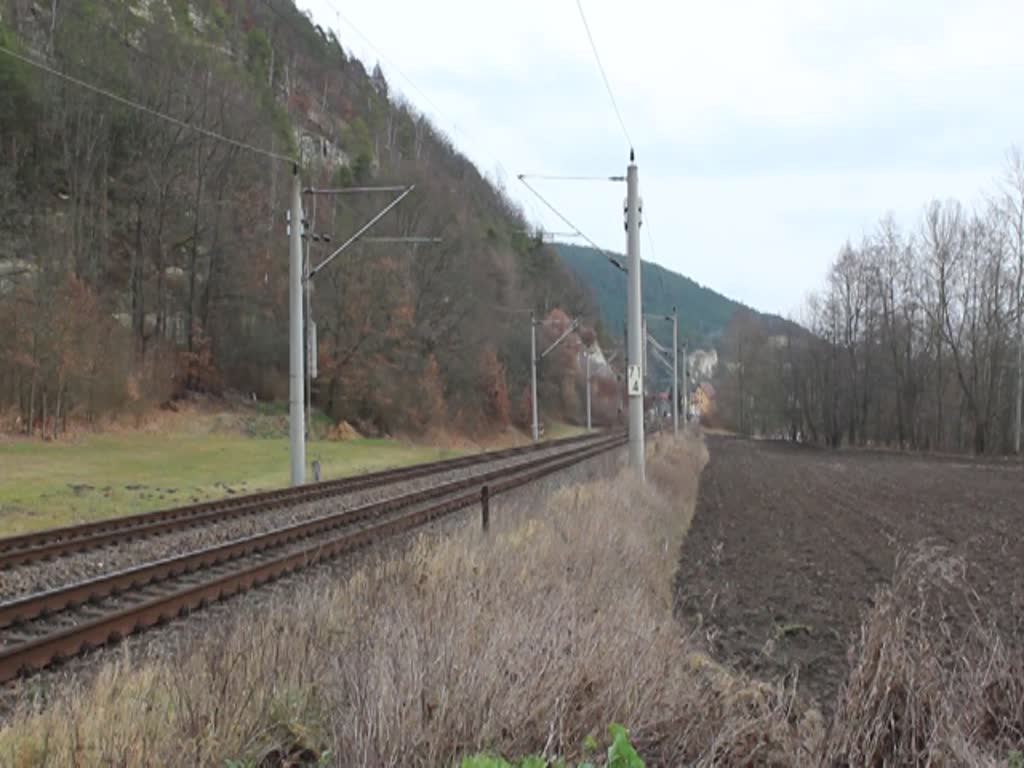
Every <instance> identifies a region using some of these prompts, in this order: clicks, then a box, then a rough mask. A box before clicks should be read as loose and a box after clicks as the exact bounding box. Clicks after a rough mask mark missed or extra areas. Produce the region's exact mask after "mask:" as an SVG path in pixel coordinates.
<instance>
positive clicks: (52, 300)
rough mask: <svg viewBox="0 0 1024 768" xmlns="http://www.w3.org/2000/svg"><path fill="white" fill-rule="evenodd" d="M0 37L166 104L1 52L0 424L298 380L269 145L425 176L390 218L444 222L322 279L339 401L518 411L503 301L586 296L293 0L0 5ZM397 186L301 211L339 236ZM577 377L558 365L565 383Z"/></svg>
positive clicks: (353, 172)
mask: <svg viewBox="0 0 1024 768" xmlns="http://www.w3.org/2000/svg"><path fill="white" fill-rule="evenodd" d="M0 45H2V46H3V47H4V48H7V49H9V50H12V51H15V52H17V53H18V54H19V55H22V56H25V57H27V58H29V59H31V60H33V61H37V62H40V63H42V64H44V65H45V66H48V67H51V68H52V69H55V70H57V71H59V72H62V73H67V74H68V75H69V76H72V77H74V78H77V79H78V80H81V81H87V82H88V83H91V84H94V85H95V86H97V87H99V88H102V89H105V90H107V91H109V92H112V93H115V94H119V95H122V96H124V97H125V98H127V99H131V100H133V101H135V102H138V103H139V104H140V105H142V106H143V107H144V108H145V109H146V110H151V112H144V111H139V110H137V109H133V108H130V107H129V106H127V105H125V104H123V103H120V102H118V101H115V100H112V99H110V98H107V97H105V96H103V95H99V94H97V93H96V92H93V91H90V90H88V89H87V88H85V87H83V86H82V85H81V84H80V83H78V82H72V81H69V80H67V79H61V78H59V77H56V76H54V75H52V74H49V73H46V72H43V71H41V70H40V69H39V68H37V67H33V66H30V65H29V64H26V63H24V62H22V61H19V60H18V59H16V58H13V57H11V56H10V55H8V54H4V53H2V52H0V327H2V328H3V329H4V333H3V334H2V335H0V415H3V416H5V417H6V418H5V421H6V425H7V427H8V428H17V429H18V430H20V431H23V432H26V433H33V434H45V435H49V436H55V435H58V434H59V433H61V432H62V431H63V429H64V427H65V425H66V424H67V422H68V420H69V418H70V419H75V420H79V421H88V422H95V421H99V420H102V419H103V418H105V417H106V416H108V415H110V414H118V413H124V412H125V411H126V410H127V411H142V410H145V409H147V408H149V407H151V405H152V404H153V403H157V402H162V401H164V400H166V399H167V398H169V397H172V396H175V395H177V394H180V393H182V392H184V391H187V390H198V391H205V392H213V393H217V392H220V391H223V390H227V389H232V390H239V391H243V392H246V393H254V394H255V395H256V397H258V398H259V399H261V400H263V399H278V398H281V397H282V396H284V395H285V393H286V388H287V364H288V355H287V313H288V310H287V290H286V289H287V272H288V259H287V252H288V251H287V239H286V236H285V216H284V214H285V210H286V208H287V195H288V190H289V186H290V183H291V173H292V167H291V163H290V162H287V161H284V162H283V161H281V160H280V159H274V158H272V157H270V156H269V155H268V154H266V153H264V152H263V150H266V151H267V152H269V153H275V154H278V155H283V156H285V157H291V156H293V155H300V156H301V173H302V180H303V183H304V185H307V186H319V187H338V186H346V185H351V184H358V185H366V184H410V183H414V184H416V185H417V189H416V191H415V192H414V193H413V194H412V195H411V196H410V197H409V198H408V199H407V200H406V201H404V202H403V203H402V204H401V205H400V206H399V207H398V208H397V209H396V210H395V212H394V213H393V214H389V216H388V217H387V218H385V219H384V220H383V221H382V222H381V224H380V225H379V227H378V229H377V232H376V234H380V235H389V236H412V235H415V236H429V237H440V238H442V240H443V242H441V243H440V244H436V245H429V246H417V247H412V246H409V245H403V244H393V243H392V244H383V243H374V244H370V243H364V244H361V245H357V246H356V247H353V248H352V249H350V250H349V251H347V252H346V253H345V254H344V255H343V256H342V258H340V259H338V260H337V261H336V262H335V263H334V264H332V266H331V267H330V268H329V269H327V270H325V271H324V272H323V273H322V274H321V276H320V277H318V279H317V281H316V284H315V289H316V290H315V291H314V292H313V298H312V304H313V312H312V314H313V317H314V319H315V320H316V321H317V324H318V329H319V350H318V352H319V377H318V379H317V381H316V382H315V383H314V387H313V398H314V401H315V402H316V403H317V404H318V405H319V406H320V407H322V408H323V409H324V410H325V411H327V412H328V413H329V414H330V415H331V417H332V418H333V419H336V420H337V419H346V420H348V421H350V422H352V423H353V424H355V425H356V426H358V427H360V428H361V429H362V430H363V431H364V432H367V433H371V434H372V433H380V432H394V431H396V430H399V431H420V430H425V429H428V428H430V427H431V426H432V425H434V424H437V423H441V422H445V423H450V424H452V425H454V426H455V428H458V429H462V430H464V431H468V432H478V431H487V430H493V429H498V428H501V427H503V426H505V425H507V424H508V423H510V422H513V421H516V420H522V421H525V416H524V414H522V412H521V410H522V409H521V408H520V407H519V406H520V404H521V402H522V397H523V394H524V393H525V392H526V391H527V387H528V376H529V352H528V350H529V331H528V328H529V326H528V324H527V323H526V322H525V320H524V316H523V315H521V314H517V313H515V312H502V311H501V310H502V309H503V308H514V309H516V310H520V309H523V308H527V309H529V308H536V309H538V310H545V311H546V310H550V309H552V308H555V307H560V308H562V309H564V310H565V311H566V312H568V313H571V314H573V315H579V314H581V313H582V314H584V315H587V311H588V308H587V303H588V301H587V297H586V293H585V291H583V290H581V289H580V288H579V287H578V286H577V285H576V282H575V280H574V279H573V278H572V276H571V275H570V274H569V273H568V272H567V271H566V270H565V269H564V268H563V266H562V265H561V262H560V261H559V259H558V257H557V255H556V254H555V253H554V251H553V250H551V249H550V248H548V247H546V246H544V245H543V243H542V242H541V240H540V239H539V238H538V237H536V236H535V235H533V234H531V233H530V232H529V231H528V226H527V223H526V221H525V219H524V217H523V216H522V214H521V213H520V211H519V210H518V209H517V208H516V206H515V205H513V204H512V203H511V202H510V201H509V199H508V197H507V196H506V195H505V194H504V191H503V190H502V188H501V187H500V185H496V184H495V183H493V182H492V181H491V180H489V179H488V178H486V177H485V176H484V175H483V174H481V172H480V171H479V170H478V169H477V168H476V167H474V166H473V164H472V163H471V162H469V161H468V160H467V159H466V158H465V157H464V156H463V155H462V154H460V153H459V152H458V151H457V150H456V148H455V147H454V146H453V145H452V143H451V142H450V141H449V140H448V139H447V137H446V136H444V135H443V133H441V132H440V131H438V130H437V128H436V127H434V126H433V125H431V124H430V122H429V121H428V120H427V119H425V118H424V117H423V116H422V115H421V114H419V113H418V112H417V111H416V110H415V109H414V108H413V107H411V106H410V105H409V104H407V103H405V102H404V101H403V100H402V99H401V98H398V97H395V96H394V95H392V93H391V91H390V88H389V85H388V82H387V78H386V76H385V75H384V73H383V72H382V71H381V70H380V68H379V67H377V68H374V69H373V71H372V72H367V70H366V69H365V68H364V65H363V64H362V63H361V62H360V61H358V60H357V59H355V58H353V57H351V56H350V55H349V54H348V53H347V52H346V50H345V48H344V46H343V43H342V41H340V40H338V38H337V37H336V36H335V34H334V33H333V32H332V31H330V30H325V29H322V28H321V27H319V26H316V25H314V24H313V23H312V22H311V21H310V19H309V18H307V17H306V16H305V15H303V14H302V13H300V12H298V11H297V10H296V8H295V7H294V5H293V3H292V1H291V0H80V1H76V2H74V3H32V2H29V1H28V0H0ZM152 112H159V113H162V114H165V115H168V116H170V117H172V118H174V120H176V121H179V122H178V123H175V122H169V121H165V120H160V119H157V118H155V117H154V116H153V114H152ZM181 123H187V124H190V125H196V126H200V127H202V128H203V129H204V130H206V131H208V132H212V133H216V134H220V135H223V136H227V137H230V138H231V139H233V140H235V141H236V142H237V143H229V142H225V141H221V140H219V139H217V138H216V137H215V136H212V135H211V134H210V133H201V132H197V131H194V130H190V129H188V128H186V127H183V126H182V124H181ZM253 148H256V149H258V150H260V151H255V150H254V149H253ZM389 199H390V198H389V197H387V196H383V197H382V196H378V195H374V196H369V195H360V196H355V195H349V196H346V197H345V198H344V201H343V204H340V203H338V201H337V200H336V199H333V198H322V197H318V198H316V202H315V203H314V201H313V198H311V197H306V199H305V205H306V206H307V208H306V215H307V218H309V219H311V220H312V223H313V225H314V226H315V231H317V232H320V233H323V234H328V235H331V236H332V238H333V242H335V243H338V242H340V241H341V240H342V239H344V238H346V237H347V236H348V235H350V234H352V233H353V232H354V231H355V230H356V228H357V227H358V226H360V225H361V224H362V223H363V222H365V221H367V220H369V218H370V217H371V216H372V215H373V214H375V213H376V212H377V211H378V210H379V209H380V208H381V207H382V206H383V205H384V204H385V203H386V202H388V200H389ZM328 252H329V251H328V246H326V245H325V244H324V243H322V242H318V243H315V244H314V245H313V246H312V247H311V260H312V262H313V263H318V262H319V261H321V260H322V259H323V258H325V257H326V256H327V254H328ZM55 310H57V311H55ZM561 375H562V372H561V371H559V370H557V369H555V368H554V366H551V365H549V366H547V367H546V368H545V369H544V370H542V372H541V376H542V383H544V382H545V381H547V382H548V383H549V386H550V388H551V390H552V391H553V392H559V391H562V390H563V389H565V390H567V391H568V389H571V388H566V387H563V386H562V382H561V380H560V378H559V377H560V376H561ZM554 379H559V380H558V382H557V383H556V384H551V383H550V382H551V381H553V380H554ZM545 408H546V409H548V411H549V412H551V413H552V414H553V415H557V414H558V413H559V412H560V411H561V410H563V409H564V406H563V404H562V403H561V402H560V401H559V400H558V399H557V398H553V397H548V398H547V399H546V400H545Z"/></svg>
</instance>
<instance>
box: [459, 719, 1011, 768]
mask: <svg viewBox="0 0 1024 768" xmlns="http://www.w3.org/2000/svg"><path fill="white" fill-rule="evenodd" d="M608 736H609V737H610V738H611V744H610V745H609V746H608V753H607V757H606V760H605V762H604V763H603V764H602V766H601V768H644V761H643V760H641V759H640V755H638V754H637V752H636V750H635V749H634V748H633V745H632V744H631V743H630V741H629V732H628V731H627V730H626V729H625V728H624V727H622V726H621V725H619V724H618V723H612V724H611V725H609V726H608ZM582 746H583V751H584V753H590V752H596V751H597V750H598V749H599V748H600V747H599V744H598V742H597V739H596V738H594V737H593V736H591V735H588V736H587V737H586V738H585V739H584V740H583V745H582ZM459 768H567V764H566V763H565V761H562V760H559V761H558V762H555V763H549V762H548V761H547V760H545V759H544V758H542V757H538V756H537V755H529V756H527V757H524V758H522V759H521V760H520V761H519V762H518V763H510V762H509V761H508V760H506V759H505V758H503V757H499V756H497V755H490V754H479V755H472V756H470V757H465V758H463V759H462V762H461V763H459ZM576 768H598V766H597V764H595V763H592V762H589V761H584V762H581V763H578V764H577V766H576ZM1021 768H1024V766H1021Z"/></svg>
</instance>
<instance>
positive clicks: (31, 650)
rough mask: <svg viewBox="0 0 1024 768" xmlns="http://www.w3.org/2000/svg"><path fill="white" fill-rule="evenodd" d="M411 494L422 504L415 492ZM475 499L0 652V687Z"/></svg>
mask: <svg viewBox="0 0 1024 768" xmlns="http://www.w3.org/2000/svg"><path fill="white" fill-rule="evenodd" d="M625 441H626V438H625V437H623V436H621V435H615V436H613V437H610V438H606V439H604V440H601V441H599V442H597V443H596V444H595V445H585V446H583V447H581V448H575V449H570V450H569V451H567V452H565V453H563V454H559V455H556V456H549V457H544V458H542V459H538V460H536V461H534V462H531V463H532V464H534V465H535V466H533V467H532V468H530V469H524V467H523V466H522V465H519V466H515V467H506V468H503V469H500V470H494V472H492V473H488V474H489V475H490V476H491V477H490V479H491V480H497V479H498V478H499V477H506V478H507V479H503V480H498V482H495V483H494V484H490V485H488V487H489V490H490V494H491V495H492V496H493V495H496V494H499V493H504V492H506V491H509V490H512V489H513V488H517V487H519V486H522V485H525V484H527V483H530V482H533V481H535V480H537V479H539V478H541V477H544V476H546V475H549V474H552V473H554V472H557V471H560V470H562V469H565V468H567V467H569V466H572V465H574V464H577V463H579V462H581V461H584V460H586V459H588V458H592V457H594V456H597V455H599V454H601V453H603V452H605V451H608V450H612V449H614V448H616V447H619V446H622V445H624V444H625ZM465 482H468V481H455V483H449V484H447V486H452V485H456V484H462V483H465ZM488 482H489V481H488V480H484V479H482V478H476V479H475V480H474V482H473V483H471V484H472V485H480V486H482V485H484V484H487V483H488ZM442 487H444V486H442ZM430 490H433V489H430ZM451 492H452V489H451V488H449V490H448V492H447V493H451ZM455 492H458V491H457V490H456V491H455ZM415 495H416V494H407V495H406V496H405V497H402V498H405V499H408V498H409V497H410V496H415ZM445 495H447V494H445ZM419 496H420V500H421V501H422V500H423V494H420V495H419ZM431 498H436V497H431ZM479 500H480V494H479V492H476V491H474V492H469V493H460V495H458V496H455V497H452V498H447V499H443V500H441V501H438V502H436V503H434V504H432V505H431V506H428V507H426V508H425V509H420V510H417V511H414V512H411V513H409V514H406V515H401V516H398V517H396V518H393V519H390V520H386V521H383V522H379V523H377V524H374V525H371V526H368V527H365V528H361V529H357V530H355V531H351V532H348V533H345V534H342V535H340V536H337V537H335V538H333V539H331V540H330V541H327V542H319V543H316V544H312V545H309V546H307V547H304V548H302V549H300V550H298V551H295V552H290V553H287V554H284V555H282V556H280V557H277V558H274V559H271V560H267V561H264V562H259V563H257V564H255V565H251V566H249V567H247V568H243V569H239V570H237V571H234V572H231V573H227V574H224V575H218V576H216V577H215V578H213V579H210V580H208V581H205V582H203V583H200V584H195V585H188V586H185V587H184V588H182V589H179V590H176V591H174V592H172V593H170V594H166V595H160V596H157V597H154V598H152V599H149V600H146V601H144V602H142V603H139V604H137V605H133V606H130V607H128V608H125V609H122V610H118V611H114V612H111V613H109V614H106V615H102V616H99V617H97V618H94V619H91V620H87V621H85V622H83V623H81V624H78V625H75V626H72V627H68V628H65V629H61V630H59V631H57V632H53V633H50V634H47V635H44V636H42V637H39V638H34V639H32V640H29V641H26V642H24V643H21V644H18V645H16V646H13V647H9V648H7V649H5V650H3V651H2V652H0V682H7V681H10V680H13V679H15V678H17V677H19V676H20V675H22V674H23V673H25V672H29V671H33V670H38V669H42V668H44V667H46V666H49V665H50V664H52V663H54V662H56V661H60V660H62V659H64V658H68V657H71V656H75V655H78V654H79V653H82V652H85V651H88V650H91V649H92V648H96V647H100V646H102V645H105V644H107V643H109V642H112V641H117V640H119V639H121V638H122V637H124V636H127V635H129V634H132V633H134V632H137V631H141V630H144V629H146V628H148V627H151V626H153V625H154V624H159V623H162V622H164V621H168V620H170V619H173V618H174V617H175V616H180V615H185V614H187V613H189V612H191V611H194V610H196V609H198V608H202V607H204V606H205V605H207V604H209V603H211V602H215V601H218V600H221V599H224V598H227V597H231V596H233V595H235V594H238V593H240V592H243V591H245V590H247V589H251V588H253V587H255V586H259V585H261V584H264V583H266V582H268V581H271V580H273V579H277V578H280V577H281V576H284V575H287V574H289V573H292V572H294V571H297V570H299V569H301V568H304V567H307V566H310V565H313V564H316V563H320V562H323V561H325V560H328V559H331V558H334V557H337V556H339V555H341V554H345V553H348V552H352V551H354V550H356V549H360V548H362V547H365V546H367V545H369V544H372V543H373V542H375V541H377V540H380V539H384V538H388V537H391V536H394V535H396V534H399V533H403V532H406V531H409V530H412V529H414V528H416V527H419V526H421V525H424V524H426V523H428V522H430V521H432V520H434V519H437V518H438V517H441V516H442V515H445V514H448V513H450V512H453V511H456V510H458V509H464V508H466V507H468V506H471V505H473V504H474V503H478V502H479ZM415 503H416V501H415V500H413V501H410V502H408V504H407V506H408V505H412V504H415ZM343 514H344V513H343Z"/></svg>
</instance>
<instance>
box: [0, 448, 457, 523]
mask: <svg viewBox="0 0 1024 768" xmlns="http://www.w3.org/2000/svg"><path fill="white" fill-rule="evenodd" d="M450 455H454V452H453V451H447V450H441V449H437V448H432V447H425V446H417V445H411V444H407V443H401V442H398V441H394V440H369V439H357V440H351V441H348V442H327V441H316V442H313V443H311V444H310V446H309V448H308V456H309V458H310V460H312V459H314V458H317V457H319V458H320V460H321V466H322V468H323V473H322V477H323V479H325V480H326V479H330V478H334V477H340V476H342V475H350V474H356V473H359V472H365V471H370V470H375V469H383V468H385V467H391V466H398V465H403V464H414V463H417V462H423V461H431V460H434V459H439V458H445V457H447V456H450ZM287 483H288V441H287V439H286V438H284V437H273V438H253V437H247V436H245V435H244V434H216V433H214V434H209V433H207V434H203V433H194V432H171V433H170V434H167V433H149V432H132V433H127V434H108V435H95V436H89V437H85V438H82V439H81V440H77V441H74V442H62V443H42V442H39V441H23V440H17V441H12V442H6V443H5V442H0V536H7V535H12V534H16V533H20V532H23V531H29V530H35V529H39V528H47V527H51V526H58V525H68V524H71V523H77V522H84V521H88V520H97V519H100V518H103V517H113V516H117V515H122V514H128V513H131V512H141V511H144V510H149V509H160V508H162V507H171V506H176V505H179V504H187V503H189V502H191V501H193V500H202V499H210V498H216V497H221V496H225V495H227V494H229V493H246V492H249V491H254V490H258V489H265V488H273V487H277V486H283V485H287Z"/></svg>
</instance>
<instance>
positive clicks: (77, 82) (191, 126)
mask: <svg viewBox="0 0 1024 768" xmlns="http://www.w3.org/2000/svg"><path fill="white" fill-rule="evenodd" d="M0 53H3V54H6V55H7V56H10V57H11V58H13V59H17V60H18V61H20V62H22V63H24V64H28V65H29V66H30V67H35V68H36V69H39V70H41V71H43V72H46V73H47V74H49V75H52V76H53V77H57V78H59V79H61V80H64V81H65V82H67V83H70V84H72V85H74V86H76V87H78V88H84V89H86V90H87V91H91V92H92V93H95V94H97V95H99V96H103V97H105V98H108V99H110V100H111V101H116V102H117V103H119V104H121V105H123V106H126V107H129V108H131V109H134V110H136V111H138V112H142V113H144V114H147V115H149V116H151V117H155V118H157V119H159V120H163V121H165V122H168V123H172V124H173V125H177V126H178V127H179V128H185V129H186V130H190V131H195V132H196V133H199V134H201V135H203V136H206V137H207V138H210V139H215V140H217V141H222V142H224V143H225V144H230V145H231V146H233V147H235V148H237V149H242V150H245V151H248V152H255V153H256V154H259V155H263V156H264V157H269V158H272V159H274V160H281V161H283V162H286V163H294V162H295V158H293V157H289V156H287V155H282V154H280V153H279V152H273V151H271V150H269V149H264V148H263V147H257V146H255V145H253V144H248V143H246V142H244V141H240V140H238V139H233V138H231V137H230V136H225V135H224V134H222V133H217V132H216V131H211V130H210V129H209V128H204V127H202V126H201V125H196V124H195V123H190V122H188V121H186V120H181V119H179V118H177V117H174V116H173V115H168V114H166V113H164V112H160V111H159V110H156V109H153V108H152V107H147V106H146V105H145V104H140V103H139V102H137V101H134V100H132V99H129V98H127V97H125V96H121V95H120V94H117V93H114V92H113V91H109V90H107V89H106V88H101V87H100V86H98V85H93V84H92V83H89V82H86V81H85V80H82V79H80V78H77V77H75V76H74V75H69V74H68V73H66V72H61V71H60V70H59V69H55V68H54V67H51V66H49V65H48V64H44V63H43V62H41V61H36V60H35V59H32V58H30V57H28V56H24V55H22V54H20V53H18V52H17V51H13V50H11V49H10V48H8V47H6V46H4V45H0Z"/></svg>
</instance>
